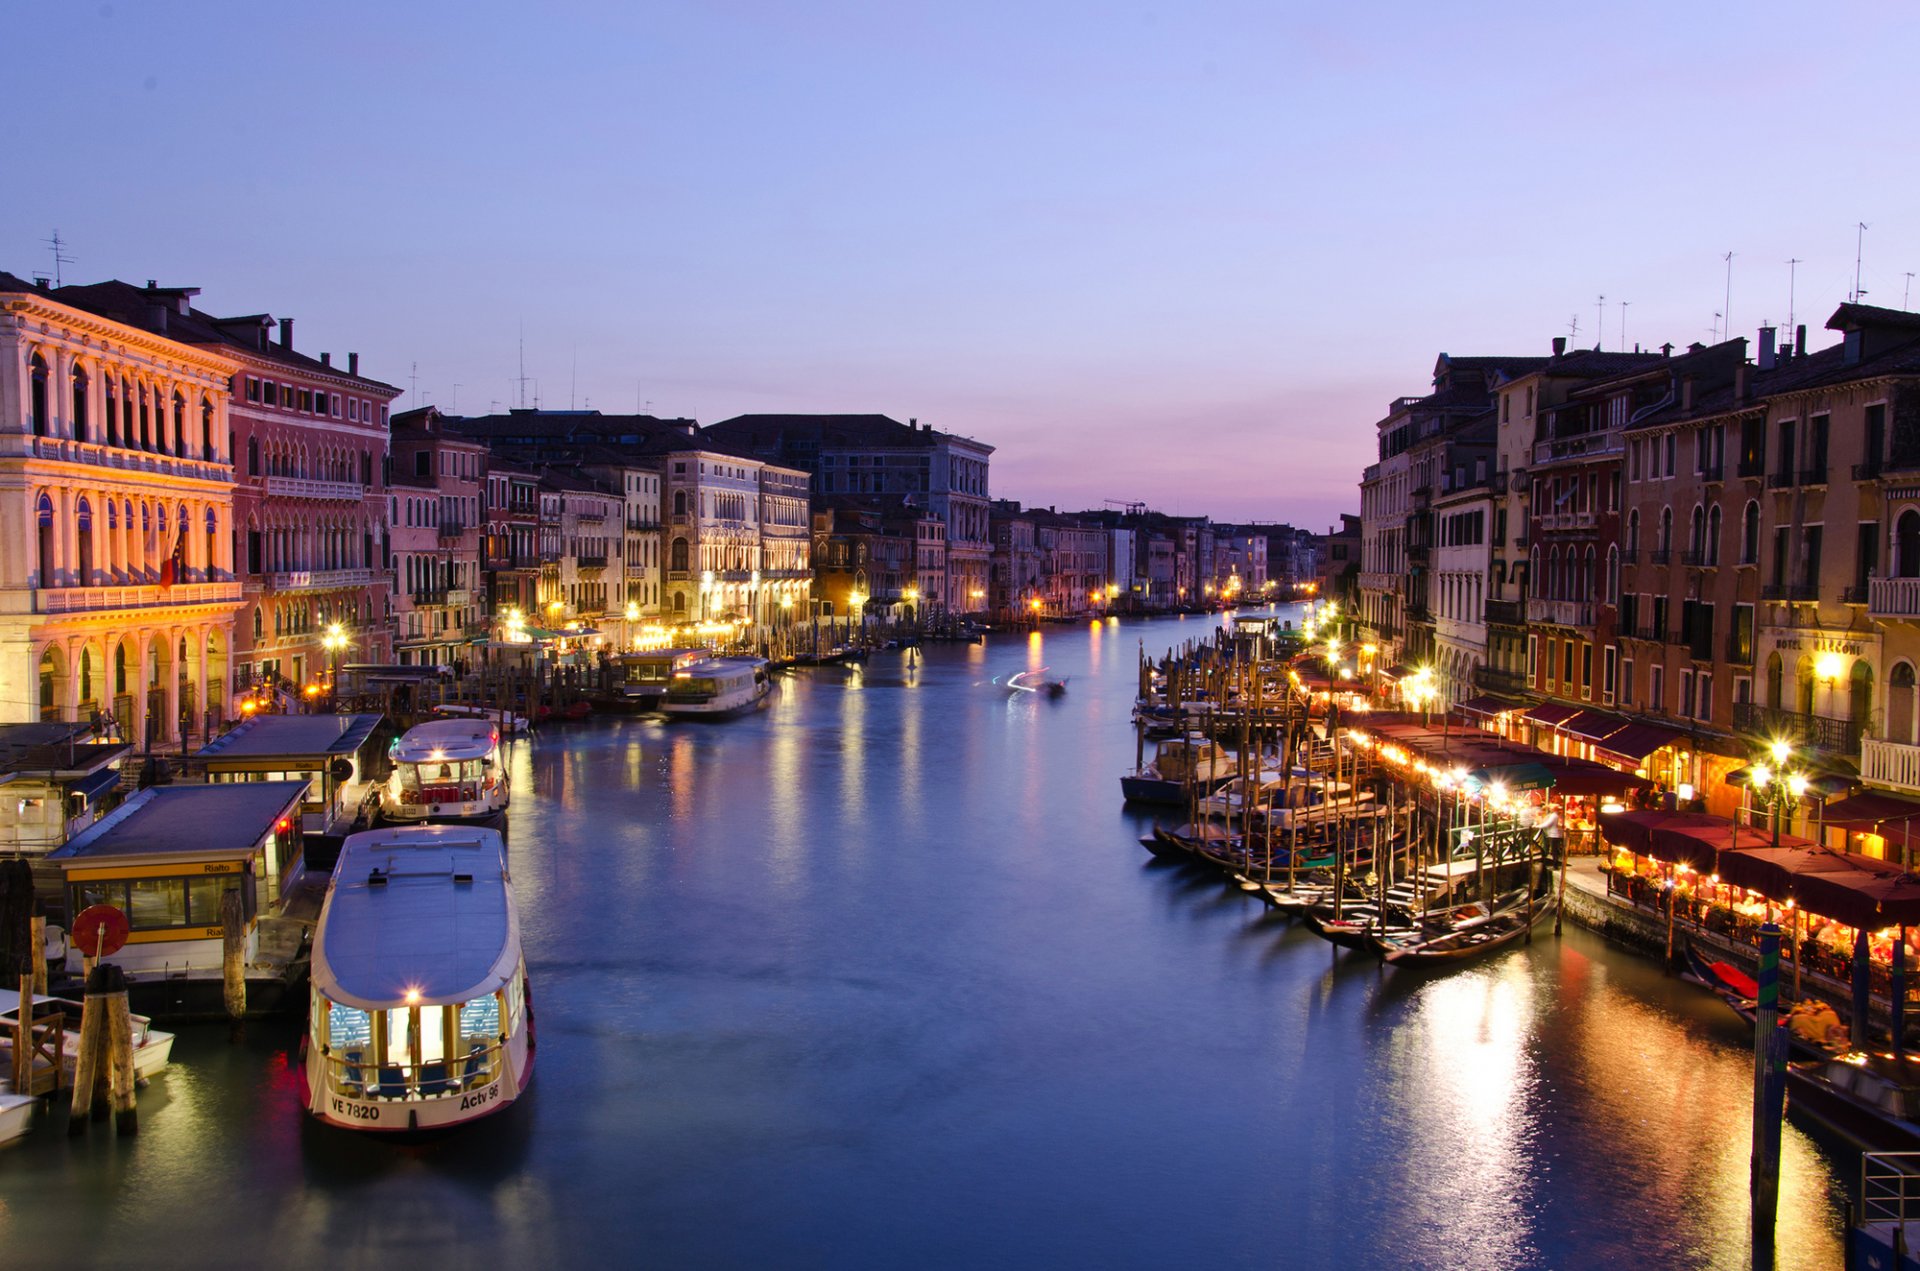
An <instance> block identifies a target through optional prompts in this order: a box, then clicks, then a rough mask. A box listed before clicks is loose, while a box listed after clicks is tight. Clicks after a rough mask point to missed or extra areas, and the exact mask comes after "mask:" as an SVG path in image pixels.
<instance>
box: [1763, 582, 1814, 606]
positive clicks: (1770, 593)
mask: <svg viewBox="0 0 1920 1271" xmlns="http://www.w3.org/2000/svg"><path fill="white" fill-rule="evenodd" d="M1760 599H1762V600H1785V601H1791V602H1793V603H1796V604H1798V603H1810V602H1813V601H1817V600H1819V599H1820V589H1819V588H1818V587H1817V586H1815V585H1814V584H1813V583H1768V584H1767V585H1766V586H1764V587H1762V588H1761V589H1760Z"/></svg>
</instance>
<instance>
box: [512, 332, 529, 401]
mask: <svg viewBox="0 0 1920 1271" xmlns="http://www.w3.org/2000/svg"><path fill="white" fill-rule="evenodd" d="M514 382H515V383H516V384H518V385H519V386H520V409H521V410H525V409H526V408H527V324H526V320H525V319H522V320H521V322H520V375H519V378H518V379H516V380H515V381H514Z"/></svg>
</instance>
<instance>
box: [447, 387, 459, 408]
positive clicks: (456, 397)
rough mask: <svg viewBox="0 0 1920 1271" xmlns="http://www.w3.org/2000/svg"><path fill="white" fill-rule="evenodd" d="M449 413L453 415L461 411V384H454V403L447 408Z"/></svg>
mask: <svg viewBox="0 0 1920 1271" xmlns="http://www.w3.org/2000/svg"><path fill="white" fill-rule="evenodd" d="M447 413H449V414H452V415H458V414H459V413H460V386H459V385H458V384H455V385H454V386H453V405H451V406H449V407H448V408H447Z"/></svg>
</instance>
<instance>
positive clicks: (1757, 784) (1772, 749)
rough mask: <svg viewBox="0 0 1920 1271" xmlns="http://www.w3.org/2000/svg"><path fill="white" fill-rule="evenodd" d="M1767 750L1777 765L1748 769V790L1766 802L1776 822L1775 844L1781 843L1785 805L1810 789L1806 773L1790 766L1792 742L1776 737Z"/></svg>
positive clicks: (1764, 765) (1757, 765)
mask: <svg viewBox="0 0 1920 1271" xmlns="http://www.w3.org/2000/svg"><path fill="white" fill-rule="evenodd" d="M1767 750H1768V753H1769V754H1770V755H1771V757H1772V759H1773V766H1772V767H1769V766H1767V765H1766V764H1764V763H1757V764H1754V765H1753V767H1751V768H1750V769H1748V771H1747V776H1748V781H1747V793H1748V795H1749V796H1750V797H1751V796H1753V795H1754V794H1755V793H1756V792H1758V797H1759V799H1760V801H1761V802H1763V803H1764V804H1766V807H1767V811H1768V815H1769V817H1770V819H1771V820H1772V822H1773V845H1774V846H1775V847H1778V846H1780V813H1781V809H1782V807H1783V806H1785V805H1787V804H1788V801H1789V800H1791V801H1792V803H1795V804H1797V803H1799V802H1800V799H1801V797H1802V796H1803V795H1805V794H1806V792H1807V778H1806V774H1805V773H1802V772H1793V771H1789V770H1788V769H1787V766H1786V765H1787V761H1788V760H1789V759H1791V758H1792V757H1793V747H1792V745H1790V744H1789V743H1787V742H1786V741H1784V740H1780V739H1777V738H1776V739H1775V740H1774V741H1773V743H1772V744H1771V745H1769V746H1768V747H1767Z"/></svg>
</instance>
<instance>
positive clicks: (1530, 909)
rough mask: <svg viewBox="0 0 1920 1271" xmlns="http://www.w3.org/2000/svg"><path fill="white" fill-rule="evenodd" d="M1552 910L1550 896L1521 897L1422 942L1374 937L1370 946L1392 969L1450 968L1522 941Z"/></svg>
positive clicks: (1552, 903)
mask: <svg viewBox="0 0 1920 1271" xmlns="http://www.w3.org/2000/svg"><path fill="white" fill-rule="evenodd" d="M1553 911H1554V899H1553V896H1552V895H1551V894H1548V895H1541V896H1535V897H1534V898H1533V899H1532V901H1531V902H1528V901H1527V900H1526V898H1525V897H1524V895H1523V896H1522V897H1521V898H1520V899H1519V900H1518V901H1510V903H1508V904H1505V905H1501V906H1499V907H1497V908H1495V909H1494V911H1493V912H1492V913H1491V914H1488V915H1486V916H1484V917H1473V918H1468V919H1465V920H1464V921H1461V922H1458V923H1455V924H1453V925H1452V926H1451V927H1449V928H1448V929H1447V930H1445V931H1444V932H1442V933H1441V934H1439V935H1435V936H1432V937H1430V938H1427V939H1424V940H1414V941H1412V942H1404V943H1403V942H1401V941H1397V940H1389V939H1383V938H1380V937H1377V936H1376V937H1375V938H1374V939H1373V940H1372V941H1371V943H1372V944H1373V946H1374V947H1375V948H1376V949H1378V950H1379V951H1380V952H1381V954H1382V956H1383V957H1385V959H1386V960H1387V961H1388V962H1389V963H1391V964H1392V965H1394V966H1403V967H1416V968H1422V967H1444V966H1450V965H1453V964H1455V963H1459V962H1464V961H1466V960H1468V959H1470V958H1477V957H1480V956H1481V955H1483V954H1487V953H1492V952H1494V951H1495V950H1497V949H1504V948H1506V947H1507V946H1508V945H1511V944H1515V943H1517V942H1519V941H1521V940H1524V939H1526V937H1527V936H1528V934H1529V933H1531V932H1532V930H1533V929H1534V928H1535V927H1536V926H1538V925H1540V923H1541V921H1542V920H1544V919H1546V918H1549V917H1551V916H1552V914H1553Z"/></svg>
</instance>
